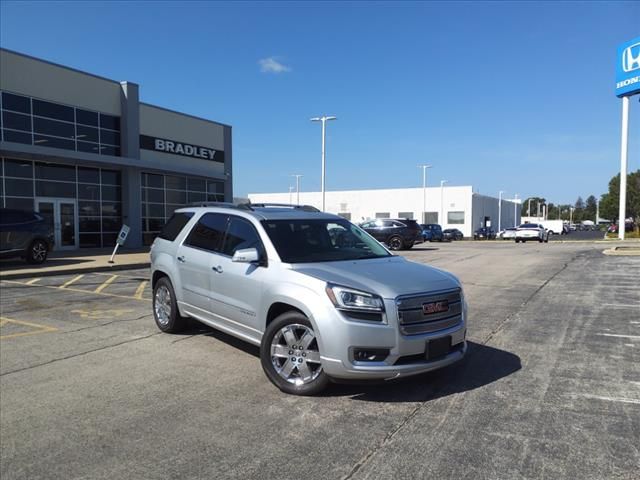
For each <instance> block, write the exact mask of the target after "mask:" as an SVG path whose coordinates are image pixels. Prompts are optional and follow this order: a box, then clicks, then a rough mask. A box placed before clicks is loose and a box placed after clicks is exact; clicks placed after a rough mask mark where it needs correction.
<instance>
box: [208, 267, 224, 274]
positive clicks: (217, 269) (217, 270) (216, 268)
mask: <svg viewBox="0 0 640 480" xmlns="http://www.w3.org/2000/svg"><path fill="white" fill-rule="evenodd" d="M211 270H213V271H214V272H216V273H222V272H223V270H222V267H221V266H220V265H218V266H217V267H211Z"/></svg>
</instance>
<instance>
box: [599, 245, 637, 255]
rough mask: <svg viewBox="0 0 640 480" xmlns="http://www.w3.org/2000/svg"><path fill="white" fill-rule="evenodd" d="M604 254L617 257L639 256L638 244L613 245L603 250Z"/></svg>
mask: <svg viewBox="0 0 640 480" xmlns="http://www.w3.org/2000/svg"><path fill="white" fill-rule="evenodd" d="M602 253H604V254H605V255H612V256H618V257H640V245H639V246H637V247H636V246H635V245H634V246H631V247H613V248H608V249H606V250H603V251H602Z"/></svg>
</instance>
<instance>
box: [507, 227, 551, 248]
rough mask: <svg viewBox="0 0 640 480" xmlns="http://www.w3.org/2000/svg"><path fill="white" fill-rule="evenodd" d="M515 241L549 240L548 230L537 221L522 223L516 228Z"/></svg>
mask: <svg viewBox="0 0 640 480" xmlns="http://www.w3.org/2000/svg"><path fill="white" fill-rule="evenodd" d="M515 239H516V243H520V242H522V243H526V241H527V240H537V241H539V242H540V243H542V242H545V243H546V242H548V241H549V231H548V230H545V228H544V227H543V226H542V225H540V224H538V223H523V224H522V225H520V226H519V227H518V228H517V229H516V237H515Z"/></svg>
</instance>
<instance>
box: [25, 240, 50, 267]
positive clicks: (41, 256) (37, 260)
mask: <svg viewBox="0 0 640 480" xmlns="http://www.w3.org/2000/svg"><path fill="white" fill-rule="evenodd" d="M48 253H49V246H48V245H47V242H45V241H44V240H40V239H37V240H34V241H33V242H31V245H29V248H27V251H26V252H25V259H26V260H27V263H30V264H31V265H40V264H41V263H43V262H44V261H45V260H46V259H47V254H48Z"/></svg>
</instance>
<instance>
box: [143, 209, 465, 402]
mask: <svg viewBox="0 0 640 480" xmlns="http://www.w3.org/2000/svg"><path fill="white" fill-rule="evenodd" d="M151 282H152V286H153V314H154V318H155V321H156V324H157V326H158V328H160V330H162V331H164V332H177V331H179V330H180V329H182V328H183V327H184V326H185V323H186V317H191V318H194V319H196V320H198V321H200V322H202V323H204V324H206V325H209V326H211V327H214V328H216V329H219V330H222V331H224V332H227V333H229V334H231V335H233V336H235V337H238V338H241V339H242V340H245V341H247V342H249V343H252V344H254V345H258V346H259V347H260V358H261V363H262V367H263V369H264V371H265V373H266V375H267V377H268V378H269V380H271V381H272V382H273V383H274V384H275V385H276V386H277V387H278V388H280V389H281V390H282V391H284V392H287V393H292V394H297V395H313V394H316V393H318V392H320V391H321V390H322V389H324V388H325V387H326V386H327V384H328V383H329V382H330V379H342V380H353V379H384V380H390V379H394V378H398V377H402V376H406V375H414V374H417V373H422V372H426V371H429V370H435V369H438V368H441V367H444V366H446V365H450V364H451V363H454V362H456V361H458V360H460V359H462V358H463V356H464V354H465V352H466V348H467V346H466V341H465V337H466V317H467V307H466V303H465V299H464V295H463V292H462V287H461V285H460V282H459V281H458V279H457V278H456V277H455V276H453V275H452V274H450V273H447V272H445V271H442V270H438V269H436V268H433V267H428V266H426V265H421V264H418V263H414V262H410V261H408V260H406V259H405V258H403V257H400V256H394V255H392V254H391V253H390V252H389V251H388V250H387V249H386V248H385V247H384V246H382V244H380V243H379V242H378V241H376V240H375V239H374V238H373V237H371V236H370V235H369V234H367V233H366V232H365V231H364V230H362V229H360V228H359V227H357V226H355V225H353V224H352V223H350V222H348V221H347V220H345V219H343V218H341V217H338V216H336V215H331V214H327V213H322V212H320V211H318V210H316V209H315V208H313V207H307V206H291V205H265V204H253V205H240V206H234V205H230V204H215V205H214V204H204V205H203V206H199V207H189V208H182V209H180V210H177V211H176V212H175V214H174V215H173V217H172V218H171V219H170V220H169V221H168V223H167V225H166V226H165V228H164V229H163V231H162V233H161V234H160V235H159V236H158V238H156V240H155V241H154V242H153V245H152V247H151Z"/></svg>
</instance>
